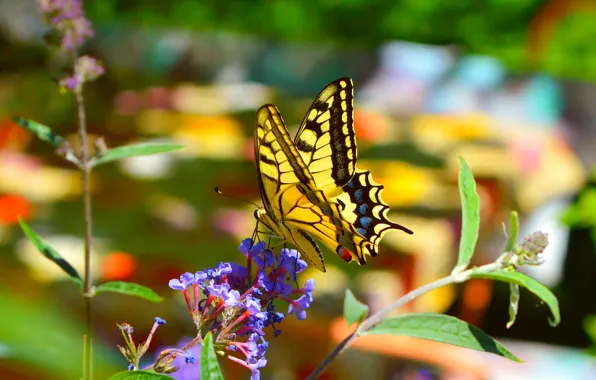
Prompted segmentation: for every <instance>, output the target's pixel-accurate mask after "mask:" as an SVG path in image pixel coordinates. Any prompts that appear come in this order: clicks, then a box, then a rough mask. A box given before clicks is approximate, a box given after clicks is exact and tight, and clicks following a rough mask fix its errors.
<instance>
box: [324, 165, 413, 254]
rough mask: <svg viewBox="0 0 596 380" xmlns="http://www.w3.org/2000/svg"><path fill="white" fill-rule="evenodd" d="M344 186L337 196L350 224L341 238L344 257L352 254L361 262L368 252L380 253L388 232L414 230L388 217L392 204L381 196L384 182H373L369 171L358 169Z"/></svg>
mask: <svg viewBox="0 0 596 380" xmlns="http://www.w3.org/2000/svg"><path fill="white" fill-rule="evenodd" d="M343 190H344V192H343V193H342V194H340V195H339V196H338V197H337V198H336V199H335V201H336V202H337V203H339V205H340V215H341V216H340V218H341V219H342V220H344V221H345V222H347V224H348V226H349V228H347V229H344V230H343V231H341V234H340V236H339V238H338V242H339V244H340V246H339V247H337V249H336V252H337V253H338V255H340V256H341V257H349V256H352V257H353V258H355V259H356V260H357V261H358V263H360V265H362V264H364V263H365V262H366V255H370V256H373V257H374V256H376V255H377V254H378V247H379V243H380V241H381V238H382V237H383V235H385V234H386V233H387V232H389V231H391V230H401V231H404V232H406V233H408V234H413V232H412V231H411V230H409V229H408V228H406V227H404V226H402V225H400V224H397V223H395V222H392V221H391V220H389V218H387V213H388V212H389V205H388V204H387V203H385V202H384V201H383V199H382V198H381V193H382V192H383V185H380V184H378V183H376V182H374V181H373V179H372V175H371V173H370V172H369V171H367V170H356V173H355V174H354V176H353V177H352V179H351V180H350V181H349V182H348V183H347V184H346V186H344V188H343ZM346 251H347V252H346ZM348 255H349V256H348Z"/></svg>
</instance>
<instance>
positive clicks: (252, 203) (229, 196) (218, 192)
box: [215, 186, 261, 208]
mask: <svg viewBox="0 0 596 380" xmlns="http://www.w3.org/2000/svg"><path fill="white" fill-rule="evenodd" d="M215 192H216V193H217V194H219V195H223V196H224V197H228V198H230V199H235V200H237V201H241V202H246V203H250V204H251V205H253V206H255V207H256V208H261V206H259V205H258V204H256V203H255V202H251V201H247V200H246V199H242V198H238V197H234V196H232V195H229V194H224V193H222V192H221V190H219V186H217V187H215Z"/></svg>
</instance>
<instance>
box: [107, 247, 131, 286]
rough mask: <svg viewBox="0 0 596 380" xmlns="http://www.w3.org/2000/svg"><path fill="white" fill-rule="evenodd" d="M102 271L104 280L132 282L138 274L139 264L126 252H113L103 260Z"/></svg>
mask: <svg viewBox="0 0 596 380" xmlns="http://www.w3.org/2000/svg"><path fill="white" fill-rule="evenodd" d="M101 269H102V270H101V277H102V279H103V280H106V281H121V280H130V279H131V277H132V276H133V274H134V273H135V272H136V269H137V262H136V261H135V259H134V258H133V257H132V256H131V255H130V254H128V253H126V252H112V253H110V254H108V255H107V256H106V257H105V258H104V259H103V263H102V268H101Z"/></svg>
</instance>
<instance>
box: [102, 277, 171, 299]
mask: <svg viewBox="0 0 596 380" xmlns="http://www.w3.org/2000/svg"><path fill="white" fill-rule="evenodd" d="M95 291H96V292H97V293H100V292H112V293H120V294H126V295H128V296H135V297H139V298H143V299H145V300H147V301H151V302H161V301H162V300H163V299H162V298H161V297H160V296H159V295H158V294H157V293H155V292H154V291H153V290H151V289H149V288H148V287H146V286H143V285H139V284H135V283H133V282H123V281H112V282H106V283H104V284H101V285H99V286H98V287H97V288H96V289H95Z"/></svg>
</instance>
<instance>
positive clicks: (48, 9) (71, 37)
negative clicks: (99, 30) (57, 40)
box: [37, 0, 95, 51]
mask: <svg viewBox="0 0 596 380" xmlns="http://www.w3.org/2000/svg"><path fill="white" fill-rule="evenodd" d="M37 4H38V5H39V8H40V9H41V11H42V12H43V13H44V15H45V16H46V18H47V19H48V21H49V23H50V24H51V25H52V26H53V27H54V28H56V30H58V31H59V32H60V35H61V37H62V38H61V44H60V46H61V47H62V49H63V50H65V51H73V50H76V49H77V48H79V47H80V46H81V45H83V43H84V42H85V40H86V39H87V38H89V37H93V35H94V34H95V32H94V31H93V28H92V27H91V22H90V21H89V20H87V19H86V18H85V13H84V12H83V4H82V0H37Z"/></svg>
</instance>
